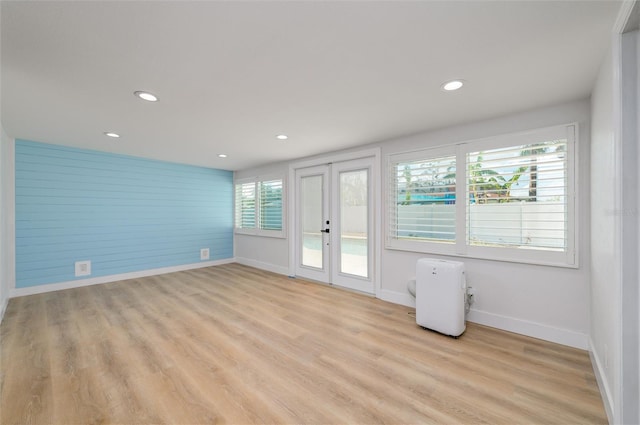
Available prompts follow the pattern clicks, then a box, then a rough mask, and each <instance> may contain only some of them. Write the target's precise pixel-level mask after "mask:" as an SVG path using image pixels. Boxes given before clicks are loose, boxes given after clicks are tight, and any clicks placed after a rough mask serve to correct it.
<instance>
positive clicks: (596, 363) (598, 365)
mask: <svg viewBox="0 0 640 425" xmlns="http://www.w3.org/2000/svg"><path fill="white" fill-rule="evenodd" d="M589 357H591V365H592V366H593V373H594V374H595V375H596V381H597V382H598V388H599V389H600V396H601V397H602V404H604V410H605V412H606V413H607V419H609V423H610V424H613V423H615V421H614V417H613V416H614V415H613V397H612V395H611V389H610V388H609V381H608V380H607V375H606V374H605V372H604V367H603V366H604V365H603V364H602V362H601V361H600V356H598V352H597V351H596V349H595V347H594V345H593V340H592V339H591V338H589Z"/></svg>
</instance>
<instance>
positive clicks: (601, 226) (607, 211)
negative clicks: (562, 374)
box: [590, 51, 620, 418]
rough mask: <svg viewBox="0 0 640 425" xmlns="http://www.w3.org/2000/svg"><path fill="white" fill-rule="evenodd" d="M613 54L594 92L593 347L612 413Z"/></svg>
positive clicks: (616, 335) (615, 280)
mask: <svg viewBox="0 0 640 425" xmlns="http://www.w3.org/2000/svg"><path fill="white" fill-rule="evenodd" d="M613 102H614V82H613V56H612V52H611V51H609V52H608V53H607V55H606V56H605V59H604V60H603V63H602V66H601V68H600V73H599V75H598V79H597V82H596V85H595V87H594V89H593V93H592V96H591V258H592V261H591V294H590V295H591V296H590V298H591V326H590V338H591V347H590V349H591V352H592V355H593V357H594V359H595V363H596V365H595V366H596V368H597V369H598V372H599V374H600V378H601V379H600V384H601V390H602V392H603V396H604V398H605V407H607V408H608V412H607V413H608V414H609V418H612V414H613V409H614V400H617V399H618V397H619V395H618V385H619V382H618V377H619V374H620V372H619V369H620V364H619V361H618V359H619V355H618V347H619V345H620V318H619V311H620V305H619V300H620V284H619V282H620V267H619V255H618V249H617V240H616V239H617V238H616V232H617V222H616V209H617V206H616V197H615V193H616V185H617V184H618V182H617V173H616V167H617V165H618V164H617V163H616V146H615V128H614V122H613Z"/></svg>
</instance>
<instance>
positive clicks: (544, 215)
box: [466, 139, 568, 251]
mask: <svg viewBox="0 0 640 425" xmlns="http://www.w3.org/2000/svg"><path fill="white" fill-rule="evenodd" d="M567 175H568V170H567V140H566V139H560V140H551V141H541V142H539V143H534V144H527V145H516V146H508V147H503V148H499V149H490V150H483V151H477V152H469V153H468V154H467V191H466V192H467V208H466V212H467V213H466V219H467V226H466V227H467V244H468V245H470V246H490V247H491V246H493V247H512V248H513V247H516V248H525V249H538V250H553V251H565V250H566V249H567V240H568V236H567V228H568V218H567V217H568V211H567V202H568V201H567V199H568V194H567V180H568V178H567Z"/></svg>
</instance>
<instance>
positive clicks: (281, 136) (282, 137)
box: [276, 134, 289, 140]
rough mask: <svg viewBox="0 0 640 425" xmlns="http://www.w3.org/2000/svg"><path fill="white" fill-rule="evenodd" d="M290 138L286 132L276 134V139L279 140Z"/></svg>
mask: <svg viewBox="0 0 640 425" xmlns="http://www.w3.org/2000/svg"><path fill="white" fill-rule="evenodd" d="M288 138H289V136H287V135H286V134H278V135H277V136H276V139H279V140H287V139H288Z"/></svg>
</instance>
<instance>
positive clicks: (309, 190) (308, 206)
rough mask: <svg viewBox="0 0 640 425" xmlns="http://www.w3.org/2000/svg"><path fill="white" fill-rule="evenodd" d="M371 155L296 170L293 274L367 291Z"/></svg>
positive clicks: (371, 237) (369, 284)
mask: <svg viewBox="0 0 640 425" xmlns="http://www.w3.org/2000/svg"><path fill="white" fill-rule="evenodd" d="M372 173H373V158H362V159H357V160H350V161H341V162H336V163H333V164H327V165H320V166H315V167H308V168H300V169H297V170H296V193H295V196H296V216H297V217H296V218H297V220H296V222H297V225H296V275H297V276H301V277H306V278H309V279H314V280H318V281H321V282H326V283H331V284H334V285H338V286H342V287H345V288H350V289H355V290H358V291H362V292H367V293H370V294H373V293H375V288H374V278H373V271H374V267H373V260H372V259H373V258H374V255H373V243H374V232H373V229H374V226H373V218H374V217H373V210H374V208H373V205H374V199H373V190H372V186H373V185H372V182H373V176H372Z"/></svg>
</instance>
